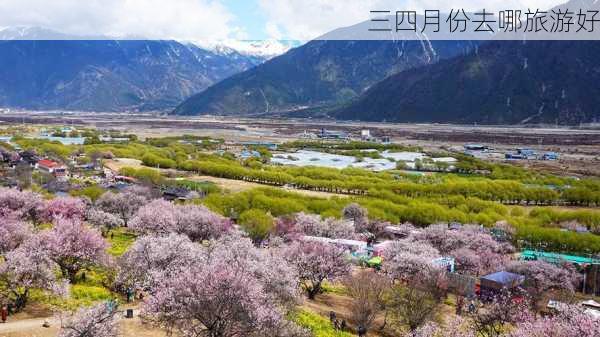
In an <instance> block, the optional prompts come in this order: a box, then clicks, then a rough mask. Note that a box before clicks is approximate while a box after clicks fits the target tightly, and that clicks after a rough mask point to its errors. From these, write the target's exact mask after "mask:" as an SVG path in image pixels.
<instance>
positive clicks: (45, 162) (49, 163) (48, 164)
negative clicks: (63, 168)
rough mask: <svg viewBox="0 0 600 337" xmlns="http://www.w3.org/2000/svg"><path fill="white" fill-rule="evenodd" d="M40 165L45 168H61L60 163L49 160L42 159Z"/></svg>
mask: <svg viewBox="0 0 600 337" xmlns="http://www.w3.org/2000/svg"><path fill="white" fill-rule="evenodd" d="M38 165H41V166H44V167H57V166H60V164H59V163H57V162H55V161H52V160H48V159H42V160H40V161H38Z"/></svg>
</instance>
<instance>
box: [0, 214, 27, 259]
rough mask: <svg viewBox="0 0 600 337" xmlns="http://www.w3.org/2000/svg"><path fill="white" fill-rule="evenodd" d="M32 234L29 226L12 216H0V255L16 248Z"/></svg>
mask: <svg viewBox="0 0 600 337" xmlns="http://www.w3.org/2000/svg"><path fill="white" fill-rule="evenodd" d="M32 234H33V228H32V226H31V225H30V224H28V223H26V222H23V221H22V220H20V219H18V218H14V217H13V216H8V217H2V216H0V254H5V253H6V252H8V251H11V250H13V249H15V248H17V247H18V246H19V245H20V244H21V243H23V242H24V241H25V240H27V239H28V238H29V237H30V236H31V235H32Z"/></svg>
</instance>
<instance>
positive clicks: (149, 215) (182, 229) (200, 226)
mask: <svg viewBox="0 0 600 337" xmlns="http://www.w3.org/2000/svg"><path fill="white" fill-rule="evenodd" d="M129 227H130V228H132V229H134V230H135V231H137V232H139V233H144V234H166V233H171V232H172V233H179V234H185V235H187V236H188V237H190V239H192V240H193V241H202V240H209V239H216V238H219V237H220V236H221V235H223V234H225V233H227V232H229V231H230V230H231V228H232V226H231V223H230V222H229V221H228V220H227V219H225V218H223V217H221V216H219V215H218V214H216V213H214V212H212V211H210V210H209V209H208V208H206V207H204V206H193V205H186V206H178V205H174V204H173V203H171V202H168V201H165V200H162V199H159V200H154V201H152V202H150V203H149V204H147V205H145V206H143V207H141V208H140V209H139V210H138V212H137V213H136V215H135V217H134V218H133V219H132V220H131V222H130V224H129Z"/></svg>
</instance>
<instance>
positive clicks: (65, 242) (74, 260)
mask: <svg viewBox="0 0 600 337" xmlns="http://www.w3.org/2000/svg"><path fill="white" fill-rule="evenodd" d="M39 236H40V244H41V245H43V247H44V248H45V249H46V250H47V252H48V255H49V256H50V259H52V260H53V261H54V262H56V264H58V266H59V267H60V270H61V272H62V274H63V277H66V278H67V279H69V281H71V283H75V281H76V276H77V273H78V272H79V271H80V270H82V269H84V268H88V267H91V266H97V265H107V264H108V263H109V257H108V255H107V254H106V248H107V247H108V244H107V242H106V241H105V240H104V238H102V235H101V234H100V232H99V231H98V230H95V229H91V228H89V227H87V226H85V225H84V224H83V223H81V222H79V221H77V220H67V219H58V220H57V221H55V223H54V227H53V228H52V229H51V230H49V231H46V232H43V233H41V234H39Z"/></svg>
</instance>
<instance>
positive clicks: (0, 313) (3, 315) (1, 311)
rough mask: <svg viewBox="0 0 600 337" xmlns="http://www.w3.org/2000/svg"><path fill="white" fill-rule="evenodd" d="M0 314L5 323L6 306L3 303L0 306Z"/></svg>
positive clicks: (6, 315) (6, 316)
mask: <svg viewBox="0 0 600 337" xmlns="http://www.w3.org/2000/svg"><path fill="white" fill-rule="evenodd" d="M0 315H1V316H2V323H6V319H7V318H8V308H7V307H6V306H5V305H3V306H2V310H0Z"/></svg>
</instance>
